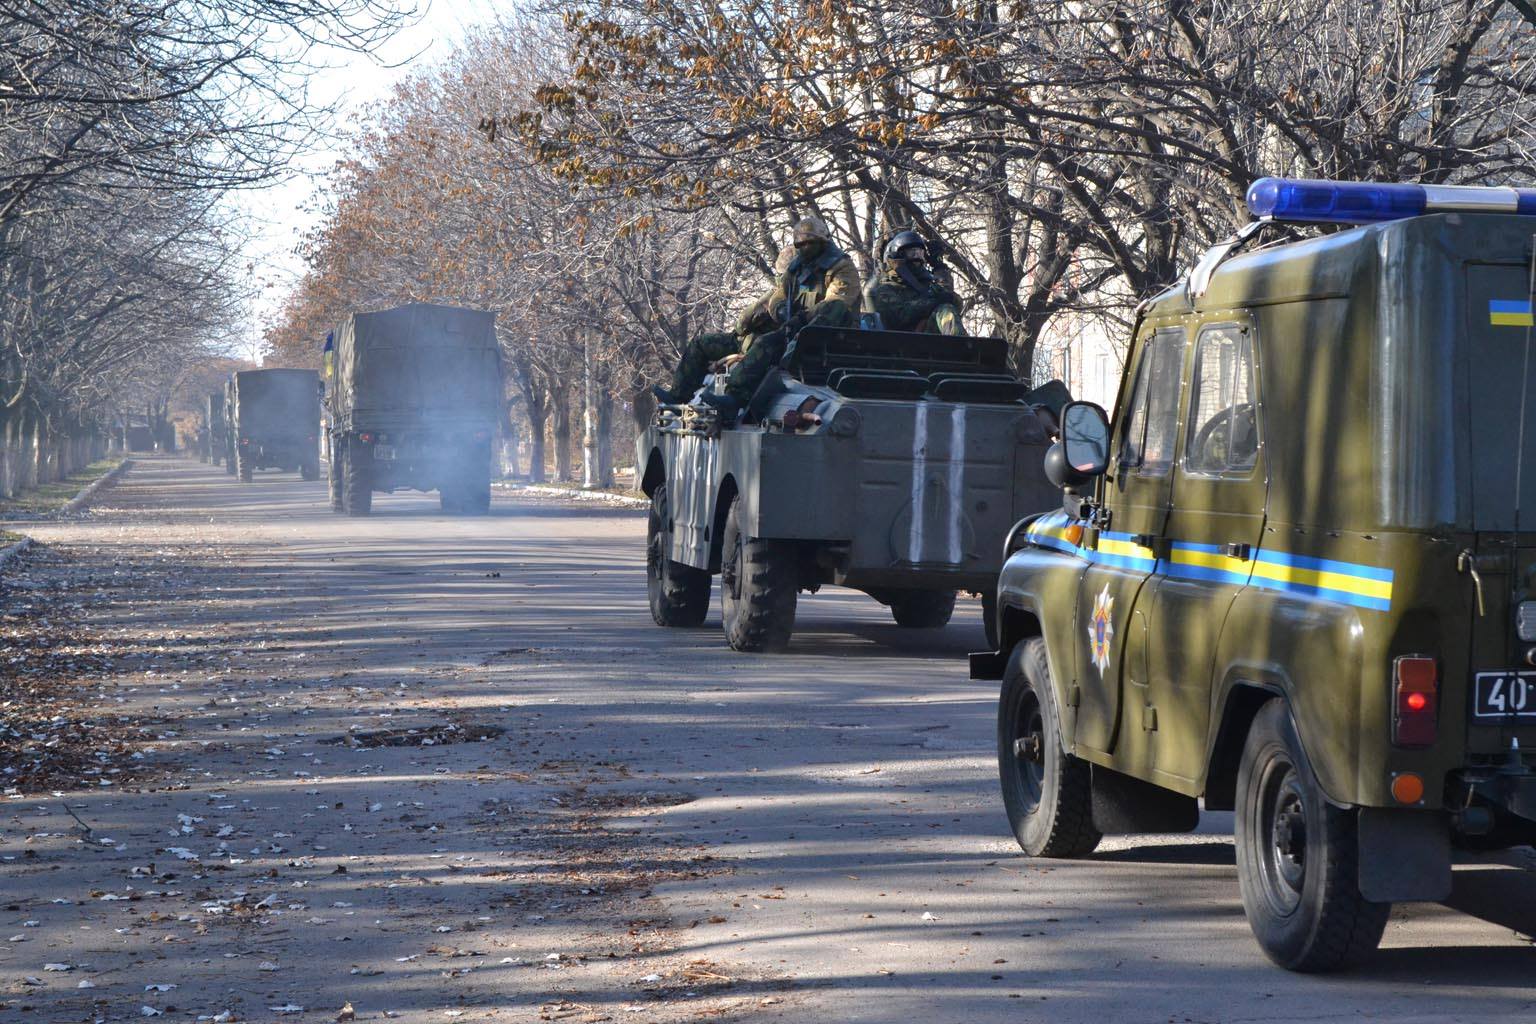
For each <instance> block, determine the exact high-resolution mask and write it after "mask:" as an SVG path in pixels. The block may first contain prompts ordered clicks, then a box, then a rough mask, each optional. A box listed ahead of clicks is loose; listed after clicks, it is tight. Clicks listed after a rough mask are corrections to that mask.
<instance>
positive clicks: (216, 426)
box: [203, 388, 235, 473]
mask: <svg viewBox="0 0 1536 1024" xmlns="http://www.w3.org/2000/svg"><path fill="white" fill-rule="evenodd" d="M203 416H204V419H205V421H206V424H207V425H206V427H205V428H204V429H205V430H206V433H207V446H208V451H207V455H208V459H209V460H210V461H212V462H213V464H214V465H215V466H217V465H218V464H219V461H220V460H221V459H223V458H224V453H225V451H226V449H227V448H228V441H227V440H226V439H225V434H226V433H227V432H228V430H229V423H228V422H227V421H226V420H225V418H224V391H223V389H222V388H221V389H220V390H218V391H210V392H209V393H208V400H207V403H206V405H205V408H204V410H203ZM229 471H230V472H231V473H233V472H234V471H235V468H234V467H233V466H231V467H229Z"/></svg>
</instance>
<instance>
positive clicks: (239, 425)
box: [228, 370, 320, 483]
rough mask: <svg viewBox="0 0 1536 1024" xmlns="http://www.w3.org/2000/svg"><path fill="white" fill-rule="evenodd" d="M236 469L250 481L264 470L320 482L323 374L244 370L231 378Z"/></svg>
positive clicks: (231, 411) (230, 394) (298, 371)
mask: <svg viewBox="0 0 1536 1024" xmlns="http://www.w3.org/2000/svg"><path fill="white" fill-rule="evenodd" d="M228 402H229V405H228V408H229V412H230V431H231V436H232V439H233V449H234V453H235V454H234V458H235V466H236V469H237V470H238V472H239V474H240V479H241V480H242V481H245V482H247V483H249V482H250V481H251V479H252V478H253V477H254V476H255V471H256V470H258V469H273V468H275V469H281V470H285V471H288V472H291V471H293V470H298V472H299V475H300V476H301V477H303V478H304V479H305V480H318V479H320V375H319V374H317V373H316V372H315V371H314V370H242V371H240V372H239V373H236V374H235V375H234V376H232V377H231V378H230V390H229V399H228Z"/></svg>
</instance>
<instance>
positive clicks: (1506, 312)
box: [1488, 299, 1536, 327]
mask: <svg viewBox="0 0 1536 1024" xmlns="http://www.w3.org/2000/svg"><path fill="white" fill-rule="evenodd" d="M1488 322H1489V323H1491V324H1493V326H1495V327H1536V316H1533V315H1532V313H1531V303H1530V301H1529V300H1528V299H1489V300H1488Z"/></svg>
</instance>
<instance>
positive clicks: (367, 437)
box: [357, 433, 373, 444]
mask: <svg viewBox="0 0 1536 1024" xmlns="http://www.w3.org/2000/svg"><path fill="white" fill-rule="evenodd" d="M357 439H358V440H359V441H361V442H363V444H372V443H373V435H372V434H369V433H362V434H358V435H357Z"/></svg>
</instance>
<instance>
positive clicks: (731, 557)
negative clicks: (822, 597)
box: [720, 496, 800, 651]
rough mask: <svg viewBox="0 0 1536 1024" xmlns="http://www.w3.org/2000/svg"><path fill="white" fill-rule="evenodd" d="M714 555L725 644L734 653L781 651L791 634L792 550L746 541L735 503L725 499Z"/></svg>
mask: <svg viewBox="0 0 1536 1024" xmlns="http://www.w3.org/2000/svg"><path fill="white" fill-rule="evenodd" d="M721 540H722V548H721V554H720V610H721V619H722V622H723V624H724V626H725V639H726V641H727V642H729V643H730V645H731V647H733V648H734V649H736V650H738V651H782V650H783V649H784V648H786V647H788V646H789V636H790V634H791V633H792V632H794V629H795V603H796V601H797V597H798V593H799V590H800V581H799V578H798V571H799V569H798V565H797V564H796V559H795V554H796V552H795V548H794V546H793V545H792V544H790V543H788V542H786V541H782V540H764V539H763V538H761V537H748V536H747V535H746V533H745V532H744V531H743V530H742V524H741V498H740V497H739V496H738V497H735V498H732V499H731V508H730V511H729V512H727V513H726V516H725V532H724V533H723V534H722V537H721Z"/></svg>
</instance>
